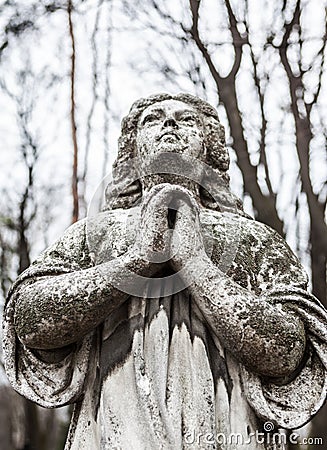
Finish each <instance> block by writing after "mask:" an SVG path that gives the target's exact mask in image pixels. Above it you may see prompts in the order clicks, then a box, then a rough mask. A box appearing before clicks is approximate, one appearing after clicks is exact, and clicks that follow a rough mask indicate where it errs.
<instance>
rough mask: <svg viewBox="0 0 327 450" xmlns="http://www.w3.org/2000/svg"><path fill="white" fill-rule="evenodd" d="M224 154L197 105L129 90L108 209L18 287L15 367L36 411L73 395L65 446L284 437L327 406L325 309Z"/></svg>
mask: <svg viewBox="0 0 327 450" xmlns="http://www.w3.org/2000/svg"><path fill="white" fill-rule="evenodd" d="M133 158H136V159H137V161H138V165H137V168H136V169H135V173H133V175H131V170H130V166H129V162H130V161H131V160H133ZM167 161H168V163H167ZM228 165H229V158H228V154H227V151H226V149H225V145H224V130H223V127H222V126H221V124H220V123H219V119H218V115H217V112H216V110H215V109H214V108H212V107H211V106H210V105H209V104H207V103H206V102H205V101H203V100H201V99H199V98H197V97H193V96H191V95H188V94H179V95H176V96H172V95H168V94H159V95H154V96H151V97H149V98H146V99H141V100H139V101H137V102H136V103H134V104H133V106H132V108H131V110H130V112H129V114H128V116H127V117H126V118H125V119H124V120H123V122H122V132H121V137H120V140H119V152H118V158H117V160H116V163H115V165H114V175H113V179H112V181H111V182H110V183H109V186H108V188H107V190H106V205H105V207H104V208H103V210H102V211H100V212H98V213H97V214H94V215H93V216H92V217H89V218H87V219H84V220H81V221H79V222H77V223H76V224H74V225H72V226H71V227H70V228H69V229H68V230H67V231H66V232H65V234H64V235H63V237H62V238H61V239H59V240H58V242H56V243H55V244H54V245H52V246H51V247H50V248H49V249H47V250H46V251H45V252H44V253H43V254H41V255H40V257H39V258H38V259H37V260H36V261H35V262H34V263H33V264H32V265H31V266H30V267H29V268H28V269H27V270H26V271H25V272H24V273H23V274H22V275H21V276H20V277H19V279H18V280H17V281H16V283H15V284H14V286H13V288H12V289H11V291H10V294H9V297H8V301H7V304H6V309H5V322H4V353H5V363H6V371H7V374H8V377H9V379H10V381H11V383H12V385H13V386H14V388H15V389H16V390H17V391H18V392H20V393H21V394H22V395H24V396H26V397H28V398H29V399H31V400H32V401H34V402H37V403H38V404H40V405H42V406H44V407H49V408H52V407H58V406H62V405H66V404H69V403H74V404H75V406H74V412H73V416H72V421H71V425H70V430H69V434H68V438H67V442H66V447H65V448H66V449H69V450H76V449H79V450H80V449H87V450H89V449H92V450H96V449H102V450H106V449H108V450H109V449H110V450H111V449H124V450H125V449H142V450H143V449H159V448H161V449H182V448H187V449H192V448H193V449H200V448H201V449H203V448H210V449H211V448H223V449H230V448H247V449H251V450H253V449H264V448H282V446H281V444H280V443H276V442H274V443H272V442H271V441H269V437H270V436H271V433H272V432H273V431H277V430H278V429H279V428H284V429H296V428H298V427H301V426H302V425H303V424H305V423H307V422H308V421H309V420H310V419H311V418H312V416H313V415H314V414H315V413H316V412H317V411H318V410H319V408H320V407H321V406H322V404H323V402H324V400H325V396H326V368H327V351H326V350H327V347H326V344H327V336H326V317H327V316H326V312H325V310H324V309H323V307H322V306H321V305H320V303H319V302H318V301H317V300H316V299H315V298H314V297H313V296H312V295H310V294H309V293H308V292H307V290H306V288H307V276H306V274H305V273H304V271H303V269H302V267H301V265H300V264H299V262H298V260H297V258H296V257H295V256H294V255H293V253H292V252H291V250H290V249H289V247H288V246H287V244H286V243H285V242H284V240H283V239H282V238H281V237H280V236H279V235H278V234H277V233H275V232H274V231H273V230H272V229H270V228H269V227H268V226H266V225H264V224H262V223H259V222H256V221H255V220H253V219H251V218H250V217H248V216H247V215H246V214H245V213H244V212H243V209H242V205H241V203H240V201H239V200H238V199H236V198H235V197H234V196H233V195H232V194H231V192H230V191H229V187H228V181H229V179H228V175H227V169H228ZM183 171H184V172H185V173H187V176H183V173H184V172H183ZM190 174H191V175H190ZM235 240H236V243H237V245H235ZM223 255H225V256H224V258H222V256H223ZM226 255H227V256H226ZM258 433H259V435H258ZM260 433H261V434H260ZM262 436H263V437H262ZM236 440H237V445H236V446H235V442H236Z"/></svg>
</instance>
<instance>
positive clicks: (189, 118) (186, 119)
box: [180, 114, 196, 125]
mask: <svg viewBox="0 0 327 450" xmlns="http://www.w3.org/2000/svg"><path fill="white" fill-rule="evenodd" d="M180 120H181V121H182V122H185V123H187V124H192V125H193V124H194V123H195V122H196V119H195V117H194V116H192V115H191V114H187V115H185V116H182V117H181V119H180Z"/></svg>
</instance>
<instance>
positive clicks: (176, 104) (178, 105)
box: [136, 100, 204, 158]
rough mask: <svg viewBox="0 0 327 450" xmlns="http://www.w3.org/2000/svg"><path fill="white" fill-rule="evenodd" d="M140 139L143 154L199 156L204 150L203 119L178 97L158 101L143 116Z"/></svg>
mask: <svg viewBox="0 0 327 450" xmlns="http://www.w3.org/2000/svg"><path fill="white" fill-rule="evenodd" d="M136 142H137V151H138V154H139V155H140V156H143V157H152V156H155V155H159V154H161V153H166V152H174V153H179V154H186V155H188V156H190V157H193V158H198V157H200V156H201V155H203V153H204V145H203V144H204V133H203V122H202V118H201V117H200V115H199V113H198V112H197V111H196V110H195V109H194V108H193V107H192V106H190V105H188V104H186V103H183V102H180V101H177V100H164V101H162V102H158V103H155V104H153V105H151V106H149V107H148V108H146V109H145V110H144V111H143V113H142V115H141V117H140V119H139V122H138V128H137V140H136Z"/></svg>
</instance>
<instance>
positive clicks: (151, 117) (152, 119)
mask: <svg viewBox="0 0 327 450" xmlns="http://www.w3.org/2000/svg"><path fill="white" fill-rule="evenodd" d="M158 119H159V117H158V116H157V115H156V114H148V115H147V116H145V117H144V119H143V121H142V125H145V124H146V123H148V124H150V123H153V122H155V121H157V120H158Z"/></svg>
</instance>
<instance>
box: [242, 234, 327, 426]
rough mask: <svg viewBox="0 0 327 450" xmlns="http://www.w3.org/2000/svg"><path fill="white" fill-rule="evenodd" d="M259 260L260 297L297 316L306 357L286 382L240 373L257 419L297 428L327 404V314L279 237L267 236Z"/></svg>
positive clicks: (243, 371) (247, 372)
mask: <svg viewBox="0 0 327 450" xmlns="http://www.w3.org/2000/svg"><path fill="white" fill-rule="evenodd" d="M260 255H261V256H260V258H259V259H258V274H257V280H258V285H259V287H260V290H261V293H260V296H261V297H263V298H264V299H265V300H266V301H268V302H270V303H272V304H274V305H275V306H276V308H283V309H288V311H290V312H291V313H293V314H296V315H297V316H299V317H300V318H301V320H302V322H303V324H304V327H305V331H306V352H305V356H304V358H303V361H302V364H301V365H300V367H299V368H298V369H297V370H296V371H295V373H293V374H292V375H291V376H289V377H288V378H287V379H279V380H273V379H270V380H268V379H263V378H260V377H258V376H257V375H255V374H254V373H250V372H249V371H247V370H246V369H244V368H243V369H242V381H243V387H244V390H245V392H246V395H247V398H248V401H249V403H250V404H251V406H252V408H253V409H254V410H255V412H256V414H257V415H258V416H259V417H260V418H261V419H263V420H265V421H271V422H274V424H275V425H276V426H278V427H282V428H286V429H296V428H299V427H301V426H303V425H304V424H305V423H307V422H308V421H310V420H311V419H312V417H313V416H314V415H315V414H316V412H317V411H318V410H319V409H320V408H321V406H322V405H323V403H324V401H325V399H326V389H327V313H326V310H325V309H324V307H323V306H322V305H321V304H320V303H319V301H318V300H317V299H316V298H315V297H314V296H313V295H310V294H309V293H308V292H307V275H306V273H305V272H304V269H303V268H302V266H301V265H300V263H299V261H298V260H297V258H296V257H295V256H294V254H293V253H292V251H291V250H290V249H289V247H288V246H287V244H286V243H285V242H284V241H283V240H282V239H281V237H280V236H279V235H278V234H277V233H275V232H273V231H272V230H270V231H269V237H268V239H267V240H266V242H265V243H264V245H263V248H262V249H261V252H260Z"/></svg>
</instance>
